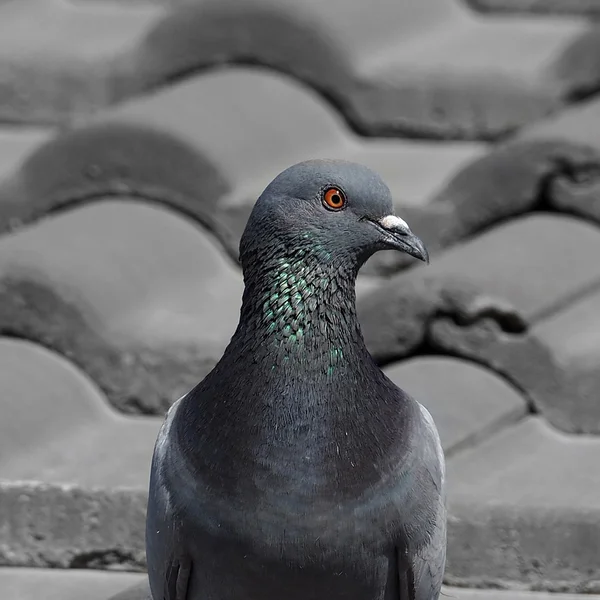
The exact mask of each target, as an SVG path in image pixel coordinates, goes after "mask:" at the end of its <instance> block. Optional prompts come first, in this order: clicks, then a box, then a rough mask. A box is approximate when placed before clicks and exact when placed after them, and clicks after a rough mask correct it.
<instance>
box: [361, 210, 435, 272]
mask: <svg viewBox="0 0 600 600" xmlns="http://www.w3.org/2000/svg"><path fill="white" fill-rule="evenodd" d="M372 222H373V223H374V224H375V226H376V227H377V228H378V229H379V230H380V231H381V232H382V233H383V235H384V243H385V244H386V245H387V246H388V247H389V248H393V249H394V250H400V251H401V252H406V254H410V255H411V256H414V257H415V258H418V259H419V260H422V261H424V262H426V263H427V264H429V253H428V252H427V248H425V244H423V242H422V241H421V239H420V238H418V237H417V236H416V235H415V234H414V233H413V232H412V231H411V230H410V227H409V226H408V224H407V223H406V221H404V220H403V219H401V218H400V217H396V216H395V215H387V216H386V217H383V218H382V219H379V220H377V221H372Z"/></svg>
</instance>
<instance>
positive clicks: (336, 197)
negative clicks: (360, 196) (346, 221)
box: [323, 187, 346, 210]
mask: <svg viewBox="0 0 600 600" xmlns="http://www.w3.org/2000/svg"><path fill="white" fill-rule="evenodd" d="M323 202H325V204H326V205H327V207H328V208H333V210H340V208H343V207H344V204H346V196H344V192H342V190H340V189H338V188H334V187H330V188H327V189H326V190H325V192H324V194H323Z"/></svg>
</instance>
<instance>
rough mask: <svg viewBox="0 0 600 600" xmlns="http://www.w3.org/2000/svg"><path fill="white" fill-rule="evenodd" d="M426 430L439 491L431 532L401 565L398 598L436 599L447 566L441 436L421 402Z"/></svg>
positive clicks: (428, 459)
mask: <svg viewBox="0 0 600 600" xmlns="http://www.w3.org/2000/svg"><path fill="white" fill-rule="evenodd" d="M421 411H422V414H423V419H424V422H425V425H426V430H427V432H428V434H429V435H428V439H427V440H426V443H427V450H426V452H425V461H426V465H427V470H428V472H429V475H430V477H431V479H432V481H433V484H434V487H435V488H436V492H437V494H438V496H437V501H436V503H435V504H434V506H435V507H436V510H435V511H434V513H433V515H432V525H433V526H432V528H431V534H430V535H429V536H428V539H427V540H426V541H425V543H423V544H422V545H421V546H418V547H417V548H415V549H413V550H412V555H411V556H409V557H408V559H409V560H408V569H407V568H406V558H405V559H404V564H403V565H400V569H401V570H400V574H401V575H400V579H401V581H400V585H399V589H400V594H399V596H400V600H438V598H439V595H440V591H441V589H442V580H443V578H444V568H445V566H446V521H447V517H446V495H445V489H444V486H445V475H446V472H445V462H444V452H443V450H442V445H441V443H440V438H439V435H438V432H437V429H436V427H435V424H434V422H433V419H432V417H431V415H430V414H429V411H428V410H427V409H426V408H425V407H423V406H421Z"/></svg>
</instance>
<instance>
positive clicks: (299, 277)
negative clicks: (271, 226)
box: [234, 234, 362, 375]
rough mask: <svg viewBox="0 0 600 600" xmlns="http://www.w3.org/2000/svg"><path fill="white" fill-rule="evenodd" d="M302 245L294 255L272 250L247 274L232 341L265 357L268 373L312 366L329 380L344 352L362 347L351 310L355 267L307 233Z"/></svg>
mask: <svg viewBox="0 0 600 600" xmlns="http://www.w3.org/2000/svg"><path fill="white" fill-rule="evenodd" d="M302 240H303V241H304V242H305V243H304V244H296V245H295V247H294V249H293V250H289V249H286V248H282V247H281V246H275V247H273V248H272V249H271V252H269V253H265V254H263V256H260V257H255V260H254V261H253V263H252V266H248V267H247V268H246V269H245V283H246V289H245V292H244V298H243V306H242V311H241V312H242V314H241V319H240V326H239V327H238V331H237V332H236V335H235V336H234V339H235V338H236V337H237V338H238V341H241V340H243V342H244V345H245V346H246V347H248V346H251V347H252V351H253V352H255V353H257V355H259V356H263V357H265V358H266V357H268V358H269V360H270V365H271V368H272V369H277V368H279V367H281V366H285V365H286V363H287V364H289V363H290V362H291V363H296V362H297V361H300V362H302V363H304V364H306V363H308V362H310V361H316V362H317V363H318V365H320V367H319V368H320V369H325V370H326V373H327V374H328V375H333V374H334V372H335V370H336V369H337V368H338V367H340V366H342V365H343V364H344V360H345V356H344V352H345V350H344V348H346V347H347V346H348V344H349V343H351V342H355V341H358V340H357V338H360V341H361V342H362V337H361V335H360V330H359V326H358V321H357V318H356V309H355V291H354V285H355V279H356V270H357V266H356V265H355V264H354V263H353V261H349V260H348V258H347V257H345V256H344V257H341V259H340V257H339V256H338V257H336V258H337V260H336V258H334V257H333V256H332V255H331V253H329V252H327V251H325V250H324V249H322V248H321V247H319V246H318V245H312V244H311V243H310V242H311V240H310V238H309V236H308V235H307V234H304V235H303V236H302ZM361 345H362V344H361ZM314 366H317V364H315V365H314Z"/></svg>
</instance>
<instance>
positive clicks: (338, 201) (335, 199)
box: [331, 194, 342, 204]
mask: <svg viewBox="0 0 600 600" xmlns="http://www.w3.org/2000/svg"><path fill="white" fill-rule="evenodd" d="M331 199H332V200H333V203H334V204H341V202H342V199H341V198H340V196H339V194H333V196H331Z"/></svg>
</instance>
